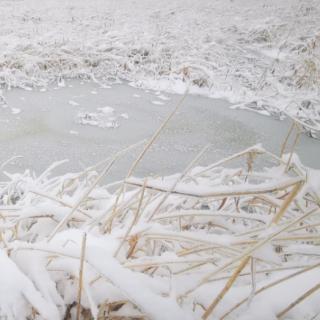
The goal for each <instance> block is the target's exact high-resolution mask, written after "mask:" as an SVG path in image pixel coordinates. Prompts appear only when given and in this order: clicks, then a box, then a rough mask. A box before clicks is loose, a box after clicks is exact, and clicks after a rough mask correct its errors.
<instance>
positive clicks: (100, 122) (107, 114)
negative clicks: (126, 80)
mask: <svg viewBox="0 0 320 320" xmlns="http://www.w3.org/2000/svg"><path fill="white" fill-rule="evenodd" d="M120 118H122V119H125V120H127V119H129V115H128V114H127V113H122V114H116V113H115V112H114V109H113V108H111V107H108V106H107V107H103V108H97V112H87V111H84V112H83V111H80V112H79V113H78V115H77V120H76V121H77V122H78V123H80V124H82V125H90V126H97V127H99V128H118V127H119V126H120V124H119V119H120Z"/></svg>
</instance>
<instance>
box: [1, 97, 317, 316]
mask: <svg viewBox="0 0 320 320" xmlns="http://www.w3.org/2000/svg"><path fill="white" fill-rule="evenodd" d="M182 101H183V99H182ZM182 101H181V102H180V104H181V103H182ZM178 107H179V105H178V106H177V107H176V108H175V110H174V111H173V112H172V113H171V114H170V115H169V116H168V118H167V119H166V121H165V122H164V123H163V125H162V126H161V127H160V128H159V129H158V130H157V131H156V133H155V135H154V136H153V137H152V138H151V139H150V141H148V142H146V143H145V146H144V147H143V149H142V151H141V153H140V155H139V157H138V158H137V160H136V161H135V162H134V163H133V165H132V166H131V168H130V170H129V172H128V174H127V175H126V178H125V179H123V181H120V182H119V183H118V184H116V185H115V184H109V185H108V184H103V183H102V182H101V181H102V180H101V179H102V177H105V176H106V175H107V174H108V172H109V170H111V169H112V165H113V164H114V163H115V162H116V161H117V160H118V158H119V157H120V156H121V155H123V154H124V153H125V152H130V150H131V149H133V148H141V144H142V143H138V144H136V145H134V146H131V147H129V148H127V149H125V150H123V151H122V152H119V153H118V154H116V155H114V156H112V157H110V159H106V160H105V161H101V162H100V163H98V164H97V165H95V166H92V167H90V168H88V169H86V170H84V171H83V172H79V173H68V174H65V175H62V176H54V175H53V172H54V169H55V167H56V166H58V165H61V163H56V164H53V165H52V166H51V167H50V168H49V169H48V170H46V171H45V172H43V173H42V174H41V175H40V176H34V175H33V174H31V173H30V172H29V171H27V172H25V173H23V174H8V173H6V175H7V178H8V179H7V180H6V181H3V182H1V183H0V214H1V224H0V244H1V249H0V266H1V273H0V297H1V298H0V314H1V316H2V317H4V318H6V319H77V320H78V319H100V320H101V319H161V320H163V319H221V320H222V319H256V318H257V317H258V318H259V319H311V318H313V317H314V316H316V315H317V313H318V312H319V311H320V310H319V306H318V304H317V300H318V298H319V288H320V286H319V282H318V280H317V279H319V274H320V271H319V266H320V251H319V243H320V236H319V227H320V188H319V181H320V172H319V171H316V170H312V169H309V168H306V167H304V166H303V165H302V164H301V163H300V161H299V158H298V157H297V155H295V154H294V146H295V143H294V144H293V145H292V146H289V144H288V141H289V137H288V138H287V139H286V140H285V142H284V143H283V146H282V148H281V152H280V153H281V154H280V156H277V155H274V154H272V153H270V152H268V151H267V150H265V149H264V148H263V147H262V146H260V145H257V146H252V147H250V148H248V149H246V150H243V151H242V152H239V153H237V154H235V155H233V156H230V157H228V158H226V159H222V160H221V161H219V162H217V163H213V164H211V165H208V166H205V167H204V166H199V162H200V160H201V157H202V156H203V155H204V154H205V152H206V151H207V149H208V146H206V147H205V148H204V149H203V150H202V151H201V152H200V153H199V154H198V155H197V156H196V157H195V159H194V160H193V161H192V162H191V163H190V164H189V165H188V166H187V168H186V169H185V170H184V171H183V173H181V174H175V175H171V176H166V177H155V176H149V177H145V178H137V177H134V171H135V168H136V167H137V166H138V165H139V163H140V160H141V159H142V157H143V156H144V154H145V153H146V152H147V151H148V149H149V147H150V146H151V145H152V143H153V142H154V141H155V140H156V139H157V137H158V135H159V134H160V133H161V131H162V129H163V127H164V126H165V125H166V124H167V122H168V121H169V120H170V119H171V117H172V116H173V115H174V113H175V112H176V110H177V109H178ZM294 126H295V127H296V128H298V127H297V126H298V125H296V124H295V125H294ZM290 134H294V130H293V129H292V130H290V132H289V135H290ZM299 134H300V131H297V134H296V135H297V136H298V135H299ZM293 140H294V141H297V138H295V139H293ZM143 143H144V142H143ZM4 165H5V164H4ZM3 167H4V166H2V169H3ZM115 187H117V188H118V189H116V190H115Z"/></svg>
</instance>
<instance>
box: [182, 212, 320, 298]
mask: <svg viewBox="0 0 320 320" xmlns="http://www.w3.org/2000/svg"><path fill="white" fill-rule="evenodd" d="M317 211H318V209H313V210H311V211H308V212H307V213H305V214H304V215H303V216H301V217H299V218H297V219H295V220H293V221H291V222H290V223H288V224H287V225H286V226H284V227H282V228H280V229H279V230H278V231H276V232H274V233H272V234H271V235H269V236H268V237H266V238H264V239H262V240H260V241H259V242H258V243H257V244H255V245H254V246H252V247H250V248H248V249H246V250H245V251H244V252H243V253H242V254H241V255H239V256H236V257H234V258H233V259H231V260H230V261H228V262H226V263H225V264H223V265H222V266H221V267H219V268H218V269H217V270H215V271H214V272H211V273H210V274H208V275H206V276H205V277H203V278H202V279H201V281H199V283H198V284H197V285H196V286H195V287H194V288H191V289H189V290H188V291H187V292H186V293H185V294H187V295H188V294H190V293H191V292H193V291H194V290H196V289H197V288H199V287H200V286H202V285H203V284H205V283H207V282H208V281H209V280H210V278H212V277H213V276H214V275H216V274H218V273H220V272H221V271H223V270H225V269H226V268H227V267H229V266H231V265H233V264H234V263H235V262H237V261H239V260H241V259H243V258H244V257H246V256H249V255H251V254H252V253H253V252H254V251H256V250H257V249H259V248H261V247H262V246H263V245H265V244H267V243H269V242H270V241H271V240H272V239H274V238H275V237H277V236H278V235H279V234H281V233H283V232H284V231H286V230H287V229H289V228H290V227H292V226H294V225H295V224H297V223H299V222H301V221H303V220H304V219H305V218H307V217H308V216H310V215H312V214H314V213H316V212H317Z"/></svg>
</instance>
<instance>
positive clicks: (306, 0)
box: [0, 0, 320, 135]
mask: <svg viewBox="0 0 320 320" xmlns="http://www.w3.org/2000/svg"><path fill="white" fill-rule="evenodd" d="M319 17H320V9H319V1H317V0H290V1H287V0H268V1H262V0H259V1H257V0H248V1H239V0H233V1H225V0H212V1H207V0H198V1H193V0H162V1H158V0H140V1H135V0H91V1H85V0H69V1H63V0H45V1H40V0H12V1H8V0H1V1H0V30H1V31H0V83H1V85H2V86H8V87H12V86H13V87H22V88H29V87H30V86H34V85H36V86H46V85H47V84H48V83H49V82H50V81H58V82H59V84H60V85H64V79H65V78H79V77H80V78H81V77H85V78H90V79H92V80H94V81H99V82H101V83H103V84H106V83H109V82H110V81H111V82H114V81H118V80H120V79H126V80H129V81H132V82H133V83H134V85H136V86H142V87H144V88H146V87H147V88H153V89H161V90H166V91H171V92H179V91H180V92H181V91H183V90H185V88H189V89H190V91H191V92H200V93H202V94H205V95H207V96H213V97H227V98H228V99H230V101H233V102H237V103H238V104H239V105H238V107H240V108H249V109H251V110H256V111H258V112H260V113H263V114H266V115H270V114H271V115H275V116H277V117H283V116H285V114H290V115H291V116H293V117H295V118H297V119H299V120H300V121H302V123H303V124H304V126H305V128H308V132H309V133H310V134H311V135H317V133H316V131H314V130H319V128H320V124H319V123H320V107H319V105H320V104H319V81H320V74H319V70H320V62H319V55H320V53H319V48H320V43H319V41H320V40H319V39H320V38H319V34H320V18H319Z"/></svg>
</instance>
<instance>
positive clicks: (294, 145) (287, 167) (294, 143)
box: [285, 124, 302, 172]
mask: <svg viewBox="0 0 320 320" xmlns="http://www.w3.org/2000/svg"><path fill="white" fill-rule="evenodd" d="M296 128H297V133H296V136H295V139H294V142H293V145H292V147H291V151H290V155H289V159H288V162H287V165H286V168H285V172H287V171H288V169H289V167H290V163H291V160H292V156H293V153H294V149H295V147H296V146H297V144H298V141H299V138H300V136H301V133H302V131H301V129H300V127H299V125H298V124H296Z"/></svg>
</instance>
